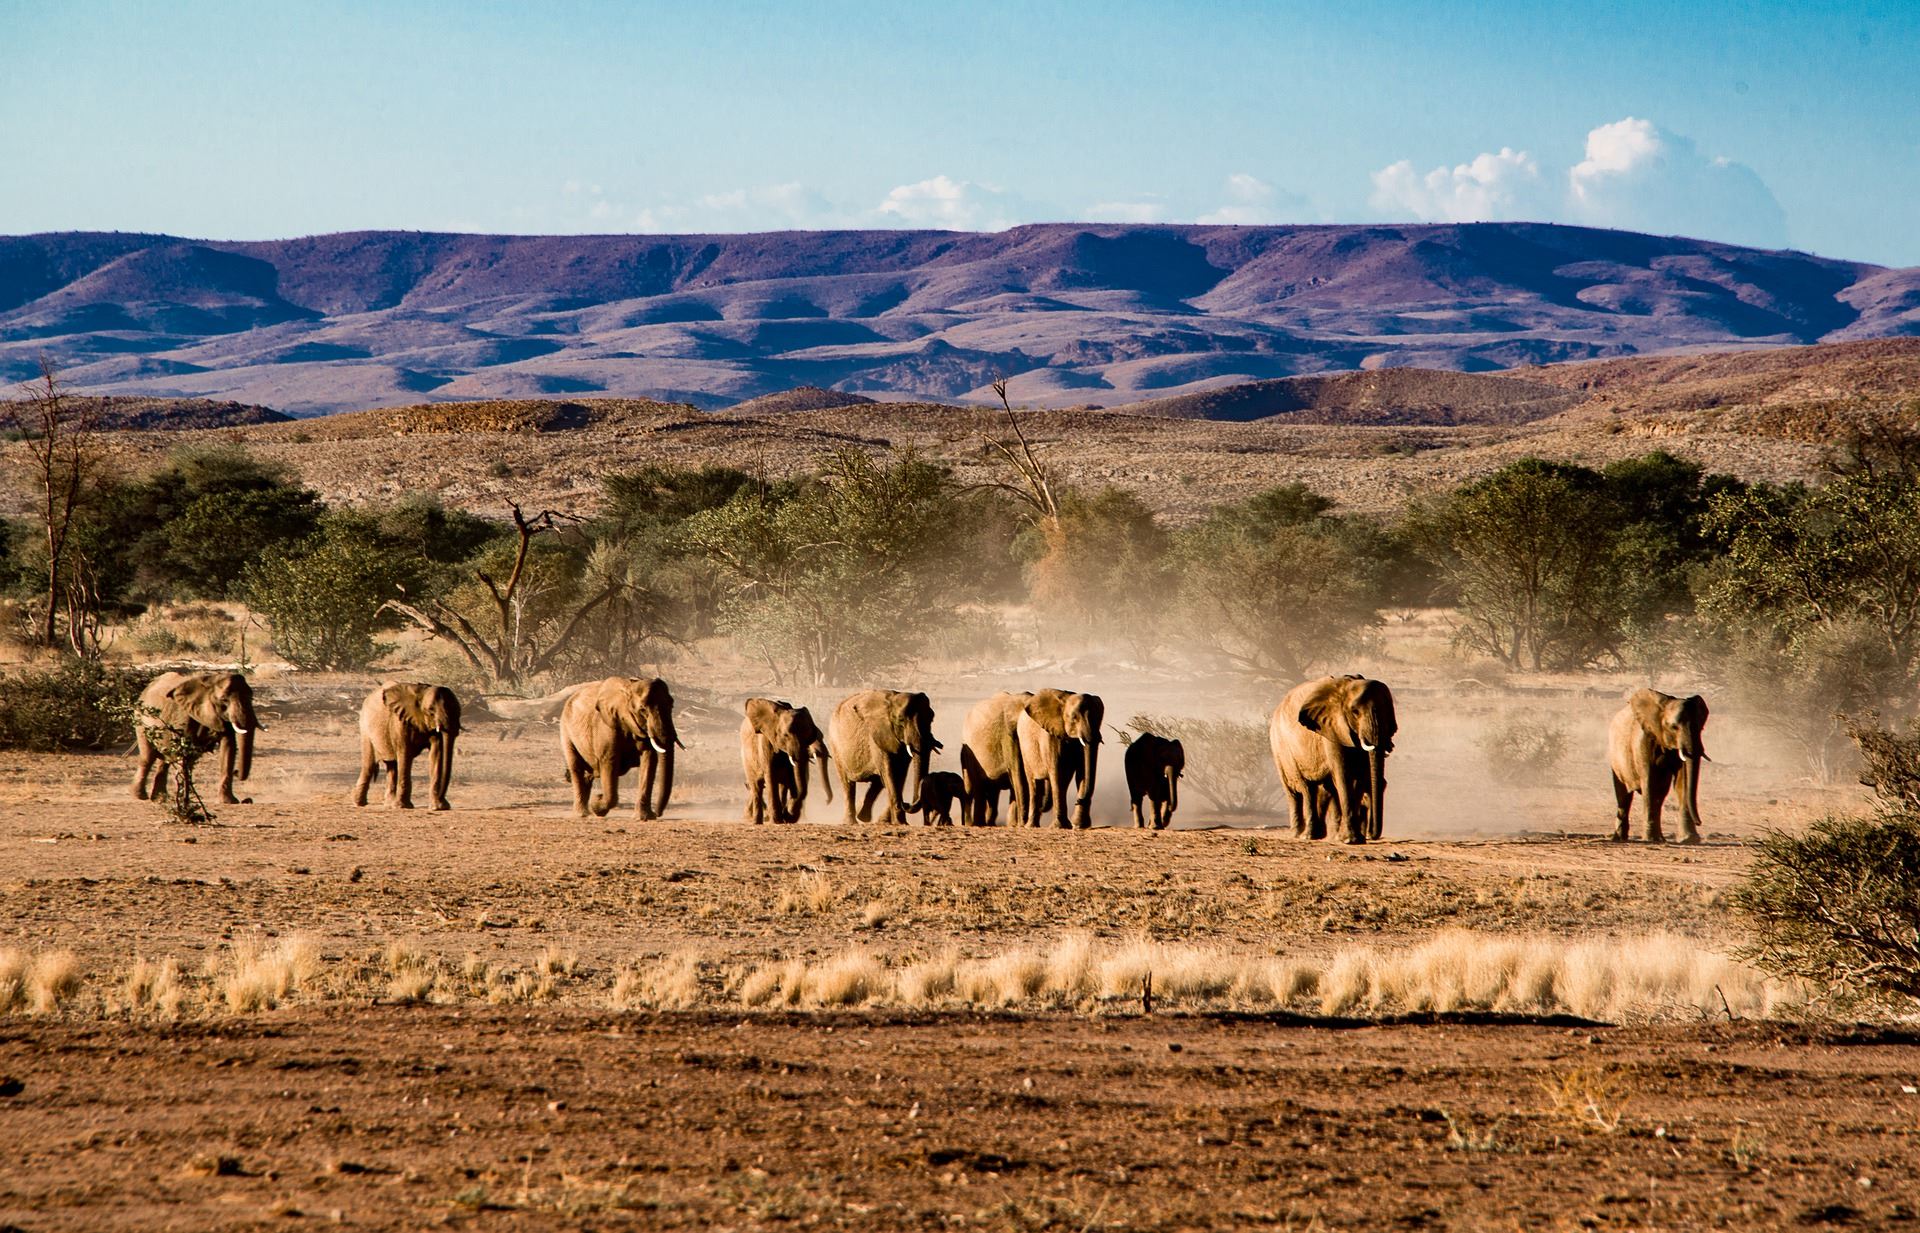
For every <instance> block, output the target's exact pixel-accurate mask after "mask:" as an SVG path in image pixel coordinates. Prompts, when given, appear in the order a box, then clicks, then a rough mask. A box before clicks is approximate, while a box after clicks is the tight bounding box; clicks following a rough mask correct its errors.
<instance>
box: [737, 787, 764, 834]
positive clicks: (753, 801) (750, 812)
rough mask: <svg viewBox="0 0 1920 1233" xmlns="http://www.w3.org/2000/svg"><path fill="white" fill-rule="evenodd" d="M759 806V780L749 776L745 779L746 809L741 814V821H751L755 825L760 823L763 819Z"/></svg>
mask: <svg viewBox="0 0 1920 1233" xmlns="http://www.w3.org/2000/svg"><path fill="white" fill-rule="evenodd" d="M761 808H762V806H761V803H760V780H759V779H758V778H757V777H749V778H748V780H747V810H746V812H745V813H744V814H742V815H741V817H740V820H741V821H742V822H751V823H753V824H754V825H755V826H758V825H760V823H761V822H762V821H764V820H765V819H763V818H762V817H761V816H760V814H761Z"/></svg>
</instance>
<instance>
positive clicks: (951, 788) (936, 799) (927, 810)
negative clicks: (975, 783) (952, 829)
mask: <svg viewBox="0 0 1920 1233" xmlns="http://www.w3.org/2000/svg"><path fill="white" fill-rule="evenodd" d="M956 803H957V804H958V805H959V806H960V816H961V817H963V818H965V817H968V816H969V814H968V812H967V785H966V782H965V781H964V780H962V779H961V778H960V775H959V773H958V772H957V771H928V772H927V774H926V777H925V778H923V779H922V780H921V781H920V804H919V806H918V808H919V811H920V824H921V825H922V826H932V825H933V824H934V822H935V821H936V820H937V821H938V822H939V824H940V825H941V826H952V825H953V807H954V805H955V804H956Z"/></svg>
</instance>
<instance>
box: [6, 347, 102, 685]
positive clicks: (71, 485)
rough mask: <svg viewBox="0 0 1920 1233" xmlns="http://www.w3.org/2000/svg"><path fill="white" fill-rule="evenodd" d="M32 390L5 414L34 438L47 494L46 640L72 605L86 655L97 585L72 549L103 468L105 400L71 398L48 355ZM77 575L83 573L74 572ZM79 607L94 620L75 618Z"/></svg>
mask: <svg viewBox="0 0 1920 1233" xmlns="http://www.w3.org/2000/svg"><path fill="white" fill-rule="evenodd" d="M24 391H25V396H24V397H22V398H18V399H13V400H10V401H8V402H7V403H6V404H5V418H6V422H7V423H8V424H10V425H12V426H13V427H14V428H15V429H17V430H18V431H19V433H20V436H21V438H22V439H23V440H24V441H25V443H26V447H27V448H26V453H27V461H28V467H29V470H30V471H31V473H32V476H33V484H34V486H35V487H37V488H38V489H39V494H40V509H39V515H40V522H41V526H42V528H43V529H44V531H45V533H46V548H47V590H46V595H47V611H46V618H45V622H44V624H43V625H42V627H41V631H40V641H41V643H42V644H43V645H45V646H47V647H53V646H56V645H57V644H58V640H59V621H60V612H61V610H62V609H63V608H65V609H67V610H68V612H69V617H70V619H69V629H68V636H69V638H70V639H71V640H72V643H73V650H74V651H75V652H76V653H82V654H84V653H85V650H86V647H87V645H88V641H89V637H90V635H89V631H90V630H92V629H94V628H95V622H94V621H93V620H92V619H91V617H92V615H93V614H92V612H91V608H92V605H91V599H92V588H91V587H90V586H89V585H87V580H86V579H85V578H84V577H83V576H80V575H83V574H84V571H70V570H69V569H68V564H69V562H68V555H69V551H70V549H71V547H72V540H73V530H74V521H75V519H76V517H77V516H78V514H79V512H80V509H81V507H82V505H83V504H84V503H85V501H86V499H87V497H88V496H89V495H90V493H91V490H92V487H93V484H94V480H95V477H96V474H97V472H98V469H99V457H100V446H99V440H98V428H99V417H100V411H99V403H98V402H97V401H96V400H94V399H90V398H74V397H72V396H70V395H69V394H68V393H67V392H66V390H65V389H64V388H62V386H61V384H60V375H59V371H58V369H57V368H56V366H55V365H54V362H53V361H52V359H50V358H48V357H46V356H42V357H41V358H40V376H39V379H38V380H35V381H32V382H29V383H28V384H27V385H26V386H25V387H24ZM69 573H75V575H76V576H75V577H74V578H69V577H68V575H69ZM74 583H78V586H77V587H75V586H74V585H72V584H74ZM70 592H71V593H70ZM76 612H79V613H81V614H83V616H84V617H85V618H86V619H82V620H79V621H75V620H73V619H71V618H72V617H73V615H74V614H75V613H76Z"/></svg>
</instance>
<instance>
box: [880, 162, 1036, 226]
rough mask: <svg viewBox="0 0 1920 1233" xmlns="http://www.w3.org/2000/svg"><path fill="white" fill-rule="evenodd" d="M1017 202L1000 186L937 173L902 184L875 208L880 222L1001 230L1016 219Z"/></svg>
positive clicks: (896, 224)
mask: <svg viewBox="0 0 1920 1233" xmlns="http://www.w3.org/2000/svg"><path fill="white" fill-rule="evenodd" d="M1016 208H1017V203H1016V202H1015V201H1014V200H1013V198H1012V197H1011V196H1010V195H1009V194H1008V193H1007V192H1006V191H1005V190H1003V189H998V188H994V187H993V186H991V185H986V184H975V183H973V182H972V181H970V180H955V179H953V178H951V177H949V176H945V175H937V176H934V177H933V178H932V179H929V180H921V181H919V182H917V183H914V184H902V185H900V186H898V187H897V188H894V189H892V190H891V191H889V192H888V193H887V196H886V200H884V201H882V202H881V203H880V204H879V206H877V207H876V208H875V213H876V214H878V215H879V216H880V220H881V222H882V223H885V224H888V225H892V226H898V227H938V228H943V229H946V230H951V231H1000V230H1003V229H1004V228H1007V227H1011V226H1013V225H1014V223H1015V218H1014V212H1015V209H1016Z"/></svg>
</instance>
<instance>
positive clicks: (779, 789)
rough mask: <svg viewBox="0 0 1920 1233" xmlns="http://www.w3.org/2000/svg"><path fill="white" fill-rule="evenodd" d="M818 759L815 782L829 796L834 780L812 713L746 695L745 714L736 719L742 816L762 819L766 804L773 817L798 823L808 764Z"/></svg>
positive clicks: (790, 705) (750, 818) (787, 703)
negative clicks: (744, 798) (742, 789)
mask: <svg viewBox="0 0 1920 1233" xmlns="http://www.w3.org/2000/svg"><path fill="white" fill-rule="evenodd" d="M815 758H819V759H820V768H821V769H820V783H821V785H822V786H823V787H824V788H825V789H826V792H827V800H829V801H831V800H833V780H832V779H831V778H829V777H828V775H827V771H826V763H827V742H826V738H824V737H823V736H821V734H820V729H819V727H818V726H817V725H816V724H815V723H814V722H813V712H811V711H809V710H807V708H806V707H804V706H794V705H793V704H792V703H790V702H778V701H775V700H774V699H772V698H748V699H747V702H746V718H744V719H742V720H741V721H740V764H741V769H742V770H744V771H745V772H746V777H747V817H746V820H747V821H749V822H752V823H755V824H759V823H762V822H765V821H766V820H767V810H768V807H769V805H771V807H772V810H773V820H774V821H775V822H798V821H799V820H800V815H801V814H802V813H804V812H805V811H806V807H807V778H808V774H807V772H808V768H809V767H810V766H811V765H812V763H813V760H814V759H815Z"/></svg>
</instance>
